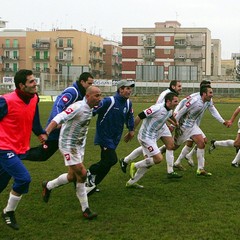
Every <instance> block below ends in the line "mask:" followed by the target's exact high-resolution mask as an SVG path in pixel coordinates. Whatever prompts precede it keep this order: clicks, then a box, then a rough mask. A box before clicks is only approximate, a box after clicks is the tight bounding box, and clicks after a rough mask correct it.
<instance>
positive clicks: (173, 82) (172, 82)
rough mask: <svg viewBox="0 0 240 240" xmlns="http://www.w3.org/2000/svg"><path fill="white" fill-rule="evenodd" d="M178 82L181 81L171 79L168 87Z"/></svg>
mask: <svg viewBox="0 0 240 240" xmlns="http://www.w3.org/2000/svg"><path fill="white" fill-rule="evenodd" d="M178 82H181V81H179V80H172V81H171V82H170V85H169V87H171V86H177V83H178Z"/></svg>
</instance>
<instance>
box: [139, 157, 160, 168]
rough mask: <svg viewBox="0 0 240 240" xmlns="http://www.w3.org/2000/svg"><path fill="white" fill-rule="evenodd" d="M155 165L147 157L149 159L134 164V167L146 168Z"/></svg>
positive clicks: (151, 159)
mask: <svg viewBox="0 0 240 240" xmlns="http://www.w3.org/2000/svg"><path fill="white" fill-rule="evenodd" d="M154 164H155V163H154V161H153V158H151V157H149V158H145V159H143V160H141V161H139V162H136V163H135V167H136V168H146V167H151V166H153V165H154Z"/></svg>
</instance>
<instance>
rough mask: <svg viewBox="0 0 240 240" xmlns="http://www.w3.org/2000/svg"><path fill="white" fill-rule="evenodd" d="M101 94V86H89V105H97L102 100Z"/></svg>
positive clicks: (87, 99)
mask: <svg viewBox="0 0 240 240" xmlns="http://www.w3.org/2000/svg"><path fill="white" fill-rule="evenodd" d="M101 96H102V93H101V90H100V88H99V87H96V86H90V87H88V88H87V90H86V101H87V103H88V105H89V107H91V108H93V107H94V106H97V105H98V104H99V102H100V101H101Z"/></svg>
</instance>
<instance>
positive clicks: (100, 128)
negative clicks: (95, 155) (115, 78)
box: [87, 80, 134, 194]
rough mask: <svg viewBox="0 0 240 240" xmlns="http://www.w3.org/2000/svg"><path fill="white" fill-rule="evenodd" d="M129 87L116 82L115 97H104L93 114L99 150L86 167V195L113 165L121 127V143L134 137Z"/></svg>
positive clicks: (130, 85) (124, 83) (123, 82)
mask: <svg viewBox="0 0 240 240" xmlns="http://www.w3.org/2000/svg"><path fill="white" fill-rule="evenodd" d="M133 87H134V83H133V82H131V81H127V80H121V81H119V82H118V84H117V93H116V94H115V95H114V96H111V97H105V98H104V99H103V100H102V101H101V102H100V104H99V106H98V108H96V109H94V114H98V118H97V124H96V135H95V140H94V143H95V144H96V145H99V146H100V148H101V158H100V161H98V162H97V163H94V164H92V165H91V166H90V167H89V170H88V178H87V184H88V187H89V188H88V193H89V194H91V192H92V193H93V192H94V191H95V190H96V185H97V184H99V183H100V182H101V181H102V180H103V179H104V177H105V176H106V175H107V174H108V172H109V171H110V169H111V167H112V166H114V165H115V164H116V163H117V161H118V158H117V153H116V148H117V146H118V144H119V142H120V139H121V136H122V133H123V129H124V124H126V126H127V128H128V130H129V132H128V133H127V134H126V135H125V136H124V141H125V142H128V141H130V140H131V139H132V138H133V137H134V117H133V110H132V102H131V101H130V100H129V97H130V95H131V93H132V89H133Z"/></svg>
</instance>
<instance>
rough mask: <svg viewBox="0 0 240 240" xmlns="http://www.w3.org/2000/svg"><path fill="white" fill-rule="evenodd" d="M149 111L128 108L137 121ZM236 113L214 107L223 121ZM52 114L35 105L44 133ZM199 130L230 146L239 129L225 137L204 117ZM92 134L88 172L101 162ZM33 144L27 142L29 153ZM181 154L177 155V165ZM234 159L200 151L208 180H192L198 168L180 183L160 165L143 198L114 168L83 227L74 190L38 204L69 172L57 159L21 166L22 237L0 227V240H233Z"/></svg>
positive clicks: (123, 151)
mask: <svg viewBox="0 0 240 240" xmlns="http://www.w3.org/2000/svg"><path fill="white" fill-rule="evenodd" d="M150 105H151V103H136V102H134V104H133V106H134V111H135V115H136V114H138V113H139V112H140V111H141V110H143V109H144V108H146V107H148V106H150ZM237 106H238V104H237V103H229V104H226V103H225V104H221V103H217V104H216V107H217V108H218V110H219V112H220V113H221V114H222V116H223V117H224V118H226V119H229V118H230V116H231V114H232V112H233V111H234V110H235V108H236V107H237ZM50 109H51V103H41V104H40V112H41V119H42V123H43V126H44V125H45V123H46V120H47V117H48V114H49V112H50ZM201 126H202V129H203V131H204V133H205V134H206V136H207V137H208V139H209V142H210V140H211V139H213V138H214V139H218V140H220V139H235V136H236V133H237V121H236V122H235V123H234V125H233V126H232V127H231V128H229V129H227V128H225V127H224V126H222V125H221V124H220V123H219V122H217V121H216V120H215V119H214V118H213V117H212V116H211V115H210V114H209V112H206V114H205V116H204V119H203V120H202V124H201ZM94 132H95V118H93V119H92V122H91V124H90V128H89V134H88V141H87V147H86V153H85V165H86V167H88V166H90V164H91V163H93V162H96V161H98V160H99V155H100V149H99V147H98V146H94V145H93V138H94ZM136 135H137V133H136ZM37 144H38V141H37V139H36V137H34V136H33V137H32V146H35V145H37ZM160 144H161V143H159V145H160ZM137 146H139V144H138V141H137V138H136V136H135V139H134V140H132V141H131V142H130V143H128V144H126V143H124V142H123V141H122V142H121V143H120V144H119V147H118V149H117V153H118V157H119V158H121V157H124V156H126V155H127V154H128V153H130V152H131V151H132V150H133V149H134V148H135V147H137ZM208 147H209V145H207V146H206V150H207V149H208ZM179 151H180V149H179V150H178V151H176V152H175V159H176V158H177V156H178V154H179ZM234 156H235V149H233V148H227V147H225V148H223V147H222V148H220V147H219V148H217V149H216V150H215V151H214V152H213V153H212V154H208V152H207V151H206V152H205V158H206V170H207V171H210V172H212V174H213V176H212V177H197V176H196V167H195V168H190V167H188V165H187V162H183V165H184V166H185V167H186V168H187V170H186V171H184V172H181V173H182V174H183V178H182V179H178V180H174V179H171V180H170V179H167V176H166V163H165V162H163V163H162V164H159V165H156V166H153V167H152V168H151V169H149V171H148V173H147V174H146V175H145V176H144V177H143V178H142V179H141V180H140V182H139V183H140V184H142V185H144V187H145V188H144V189H142V190H141V189H126V188H125V183H126V181H127V180H128V179H129V176H128V173H127V174H124V173H122V172H121V170H120V167H119V165H118V164H117V165H115V166H114V167H113V168H112V170H111V171H110V172H109V174H108V175H107V177H106V178H105V179H104V180H103V182H102V183H101V184H100V185H99V188H100V192H99V193H95V194H93V195H92V196H90V197H89V204H90V207H91V209H93V210H94V211H96V212H98V214H99V216H98V218H97V219H96V220H93V221H87V220H85V219H83V217H82V212H81V208H80V205H79V202H78V199H77V197H76V195H75V191H74V188H73V184H68V185H66V186H63V187H60V188H58V189H54V190H53V191H52V195H51V199H50V200H49V203H47V204H46V203H45V202H43V201H42V198H41V182H42V181H43V180H50V179H53V178H55V177H57V176H58V175H60V174H61V173H63V172H66V171H67V168H66V167H65V166H64V161H63V158H62V156H61V154H60V153H59V152H57V153H56V154H55V155H54V156H53V157H52V158H51V159H49V160H48V161H46V162H29V161H25V165H26V166H27V168H28V169H29V171H30V173H31V176H32V183H31V186H30V191H29V193H28V194H26V195H24V196H23V198H22V200H21V202H20V204H19V206H18V209H17V211H16V218H17V221H18V223H19V225H20V230H19V231H14V230H12V229H10V228H9V227H7V226H6V225H5V224H4V223H3V222H0V239H4V240H5V239H6V240H10V239H15V240H22V239H24V240H32V239H33V240H35V239H36V240H38V239H48V240H50V239H55V240H57V239H81V240H95V239H96V240H98V239H99V240H103V239H104V240H105V239H106V240H108V239H109V240H110V239H113V240H116V239H119V240H120V239H121V240H127V239H128V240H135V239H136V240H142V239H149V240H154V239H156V240H158V239H167V240H168V239H170V240H171V239H179V240H180V239H184V240H187V239H189V240H193V239H199V240H200V239H239V234H240V230H239V222H240V220H239V206H238V205H239V199H240V186H239V182H240V180H239V174H240V168H239V169H238V168H233V167H232V166H231V161H232V159H233V158H234ZM141 159H142V157H140V158H138V159H137V160H141ZM195 163H196V158H195ZM10 188H11V184H9V186H8V188H7V189H6V190H5V191H4V192H3V193H1V197H0V206H1V208H3V207H5V205H6V201H7V199H8V194H9V190H10Z"/></svg>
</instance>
